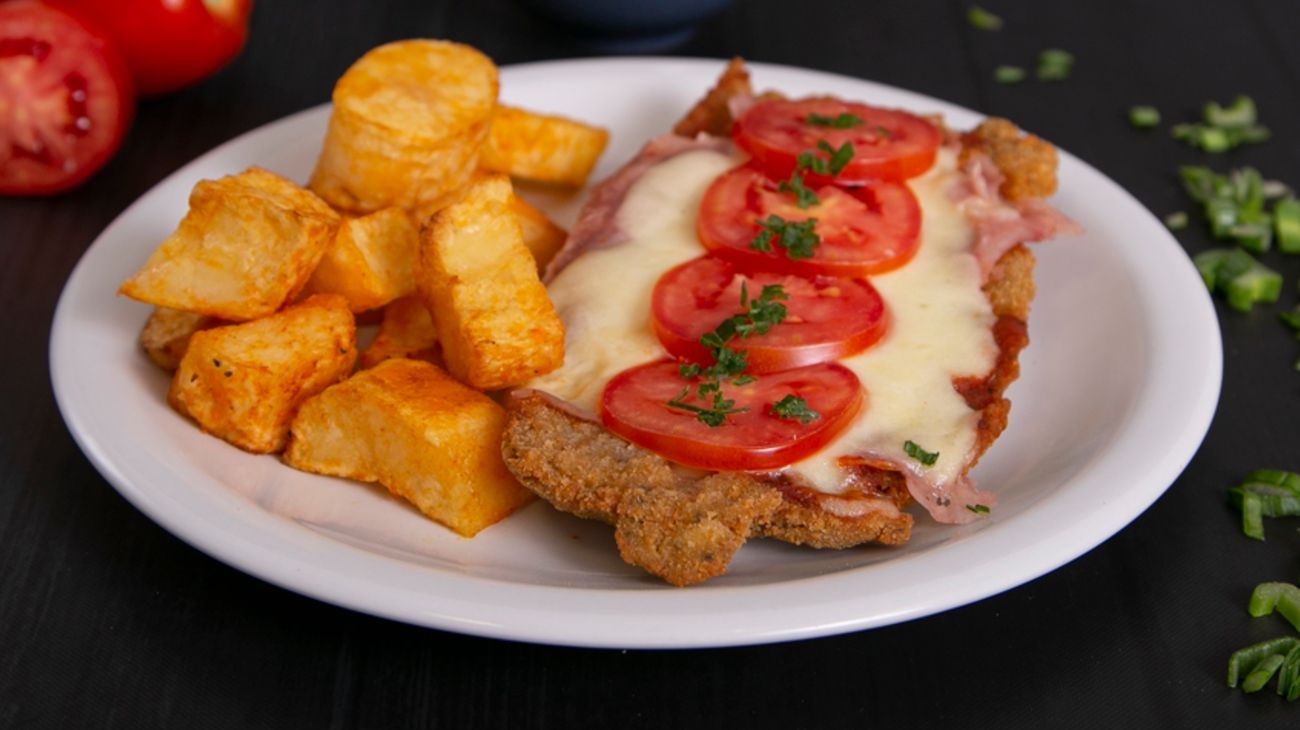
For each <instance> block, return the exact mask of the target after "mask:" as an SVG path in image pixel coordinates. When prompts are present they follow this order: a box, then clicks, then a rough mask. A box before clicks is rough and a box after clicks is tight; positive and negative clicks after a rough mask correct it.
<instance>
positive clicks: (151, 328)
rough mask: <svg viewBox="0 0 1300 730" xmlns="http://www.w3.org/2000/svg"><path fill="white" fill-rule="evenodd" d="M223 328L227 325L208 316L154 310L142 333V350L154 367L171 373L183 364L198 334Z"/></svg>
mask: <svg viewBox="0 0 1300 730" xmlns="http://www.w3.org/2000/svg"><path fill="white" fill-rule="evenodd" d="M221 324H226V323H224V322H222V321H221V320H219V319H217V318H215V317H209V316H208V315H206V314H196V313H194V312H183V311H181V310H179V309H168V308H167V307H154V308H153V313H152V314H150V315H149V319H147V320H145V323H144V329H142V330H140V347H142V348H144V352H145V354H146V355H148V356H149V359H150V360H153V362H154V364H155V365H157V366H158V367H160V368H162V369H163V370H166V371H167V372H169V373H170V372H172V371H173V370H175V369H176V368H177V367H178V366H179V365H180V364H181V358H183V357H185V351H186V350H187V349H189V346H190V338H191V337H193V336H194V333H195V332H198V331H199V330H205V329H210V328H212V327H216V326H219V325H221Z"/></svg>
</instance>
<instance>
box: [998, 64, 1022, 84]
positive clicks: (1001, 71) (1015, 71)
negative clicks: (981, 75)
mask: <svg viewBox="0 0 1300 730" xmlns="http://www.w3.org/2000/svg"><path fill="white" fill-rule="evenodd" d="M993 80H994V81H996V82H998V83H999V84H1018V83H1020V82H1021V81H1024V80H1025V70H1024V69H1023V68H1021V67H1019V66H998V67H997V68H995V69H993Z"/></svg>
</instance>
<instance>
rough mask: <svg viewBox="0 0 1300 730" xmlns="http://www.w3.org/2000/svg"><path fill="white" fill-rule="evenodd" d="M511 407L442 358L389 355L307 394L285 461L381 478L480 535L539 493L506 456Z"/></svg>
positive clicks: (444, 519) (451, 523) (436, 515)
mask: <svg viewBox="0 0 1300 730" xmlns="http://www.w3.org/2000/svg"><path fill="white" fill-rule="evenodd" d="M505 424H506V413H505V410H504V409H503V408H502V407H501V406H499V405H497V404H496V403H495V402H493V401H492V399H491V398H488V397H487V396H485V395H483V394H482V393H479V392H477V391H474V390H471V389H470V388H467V387H465V386H464V385H461V384H460V383H458V382H456V381H455V380H453V379H452V378H450V377H448V376H447V374H446V373H444V372H443V371H442V370H440V369H438V368H437V367H436V366H434V365H430V364H429V363H426V362H418V361H415V360H403V359H397V360H388V361H386V362H383V363H380V364H379V365H378V366H376V367H374V368H372V369H370V370H363V371H361V372H360V373H358V374H356V375H355V376H353V377H352V378H351V379H349V380H347V381H345V382H343V383H340V384H338V385H335V386H333V387H332V388H329V389H327V390H326V391H325V392H323V393H321V394H320V395H318V396H316V397H315V398H312V399H311V400H309V401H307V402H306V403H305V404H303V407H302V409H301V410H300V411H299V412H298V416H297V417H296V418H295V419H294V421H293V428H292V435H291V436H290V437H289V446H288V448H287V449H286V450H285V452H284V462H285V463H286V464H288V465H289V466H292V467H294V468H297V469H302V470H303V471H310V472H315V473H317V474H329V475H332V476H341V477H348V478H350V479H358V480H360V481H366V482H378V483H380V484H382V485H384V486H385V487H387V488H388V490H389V491H390V492H392V493H393V494H396V495H398V496H399V497H403V498H405V499H407V500H409V501H410V502H411V503H412V504H414V505H415V506H416V508H418V509H419V510H420V511H421V512H423V513H424V514H425V515H427V516H429V517H430V518H432V519H434V520H437V521H438V522H441V523H443V524H444V525H447V526H448V527H450V528H451V529H453V530H455V531H456V532H458V533H460V534H462V535H464V536H466V537H472V536H473V535H474V534H475V533H477V532H478V531H480V530H482V529H483V528H485V527H487V526H488V525H491V524H493V523H495V522H497V521H498V520H501V519H502V518H504V517H505V516H507V515H509V514H510V513H511V512H513V511H515V510H516V509H518V508H519V507H521V506H522V505H524V504H527V503H528V501H529V500H530V499H532V494H531V493H530V492H529V491H528V490H526V489H524V488H523V487H521V486H520V485H519V482H517V481H515V478H514V477H513V476H511V474H510V472H509V471H508V470H507V469H506V466H505V462H504V461H503V460H502V458H501V432H502V431H503V430H504V429H505Z"/></svg>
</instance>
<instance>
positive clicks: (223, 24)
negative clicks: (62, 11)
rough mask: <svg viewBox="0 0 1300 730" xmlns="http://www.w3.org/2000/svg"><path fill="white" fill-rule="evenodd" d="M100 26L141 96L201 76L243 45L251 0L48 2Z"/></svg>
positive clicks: (204, 75) (156, 92) (187, 82)
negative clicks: (75, 12)
mask: <svg viewBox="0 0 1300 730" xmlns="http://www.w3.org/2000/svg"><path fill="white" fill-rule="evenodd" d="M52 1H53V2H54V3H55V4H57V5H61V6H63V7H69V8H74V9H75V10H76V11H77V12H78V13H79V14H80V15H82V16H83V17H86V18H89V19H91V20H92V21H94V22H95V23H96V24H97V25H98V26H100V27H101V28H103V29H104V30H105V31H106V32H107V33H108V34H109V35H110V36H111V37H112V38H113V40H114V41H116V42H117V46H118V49H119V50H121V52H122V55H123V56H125V57H126V62H127V65H128V66H129V67H130V68H131V76H132V78H134V80H135V88H136V91H137V92H138V93H139V94H140V95H141V96H156V95H158V94H165V93H167V92H169V91H175V90H176V89H180V88H184V87H186V86H189V85H190V84H193V83H194V82H196V81H199V80H200V79H204V78H207V77H208V76H210V75H212V74H213V73H215V72H216V71H217V70H218V69H220V68H221V67H222V66H224V65H226V63H228V62H229V61H230V60H231V59H232V58H234V57H235V56H236V55H237V54H238V53H239V51H240V49H241V48H243V47H244V38H245V36H246V35H247V32H248V14H249V11H250V10H251V9H252V6H253V2H252V0H112V1H111V2H109V1H108V0H52Z"/></svg>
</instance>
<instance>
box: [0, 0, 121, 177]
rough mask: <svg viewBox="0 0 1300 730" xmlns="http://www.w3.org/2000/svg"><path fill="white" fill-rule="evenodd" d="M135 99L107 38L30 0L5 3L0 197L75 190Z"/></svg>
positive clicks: (112, 144) (0, 38)
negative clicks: (73, 188)
mask: <svg viewBox="0 0 1300 730" xmlns="http://www.w3.org/2000/svg"><path fill="white" fill-rule="evenodd" d="M134 103H135V97H134V95H133V93H132V90H131V78H130V75H129V74H128V72H127V69H126V64H125V62H124V61H123V60H122V57H121V56H120V55H118V53H117V51H116V50H115V49H114V47H113V45H112V43H111V42H110V41H109V40H108V38H107V37H106V36H104V35H103V34H102V33H100V32H99V31H98V30H96V29H95V28H94V27H92V26H90V25H88V24H87V23H85V22H84V21H82V20H80V19H78V18H76V17H74V16H73V15H71V14H69V13H66V12H63V11H62V10H58V9H55V8H52V7H49V6H47V5H42V4H40V3H37V2H29V1H28V0H15V1H14V2H8V3H4V4H0V194H4V195H38V194H44V193H53V192H58V191H60V190H66V189H68V188H71V187H75V186H76V185H79V184H80V183H81V182H83V181H84V180H85V179H86V178H88V177H90V175H91V174H92V173H94V172H95V171H96V170H98V169H99V168H100V167H101V166H103V164H104V163H105V162H108V159H109V157H111V156H112V154H113V152H114V151H115V150H116V149H117V147H118V145H119V144H121V142H122V136H123V135H124V134H125V133H126V129H127V126H128V125H129V124H130V121H131V114H132V111H133V105H134Z"/></svg>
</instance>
